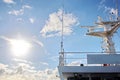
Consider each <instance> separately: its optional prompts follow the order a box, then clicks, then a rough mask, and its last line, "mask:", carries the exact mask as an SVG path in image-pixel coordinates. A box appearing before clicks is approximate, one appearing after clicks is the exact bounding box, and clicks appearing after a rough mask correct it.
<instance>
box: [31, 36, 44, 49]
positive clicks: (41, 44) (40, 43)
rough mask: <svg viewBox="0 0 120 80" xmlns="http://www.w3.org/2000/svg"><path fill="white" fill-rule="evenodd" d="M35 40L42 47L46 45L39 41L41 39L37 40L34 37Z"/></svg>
mask: <svg viewBox="0 0 120 80" xmlns="http://www.w3.org/2000/svg"><path fill="white" fill-rule="evenodd" d="M33 42H35V43H36V44H38V45H40V46H41V47H43V46H44V44H43V43H42V42H41V41H39V40H37V39H35V38H33Z"/></svg>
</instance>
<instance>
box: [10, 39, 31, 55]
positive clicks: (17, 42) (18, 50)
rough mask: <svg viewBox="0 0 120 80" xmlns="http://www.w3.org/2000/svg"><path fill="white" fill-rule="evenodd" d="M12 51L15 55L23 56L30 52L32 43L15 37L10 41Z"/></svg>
mask: <svg viewBox="0 0 120 80" xmlns="http://www.w3.org/2000/svg"><path fill="white" fill-rule="evenodd" d="M10 44H11V51H12V53H13V55H14V56H17V57H22V56H25V55H26V54H28V52H29V51H30V48H31V44H30V43H29V42H27V41H25V40H21V39H13V40H11V41H10Z"/></svg>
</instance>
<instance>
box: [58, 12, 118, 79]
mask: <svg viewBox="0 0 120 80" xmlns="http://www.w3.org/2000/svg"><path fill="white" fill-rule="evenodd" d="M82 27H85V28H88V33H87V35H90V36H95V37H100V38H102V39H103V43H102V45H101V47H102V49H103V52H102V53H99V52H93V53H92V52H91V53H90V52H86V53H85V52H64V50H61V52H60V53H59V66H58V70H59V74H60V79H61V80H120V52H116V50H115V47H114V44H115V43H114V42H113V41H112V37H113V36H114V33H115V32H116V31H117V30H118V29H119V27H120V20H119V16H118V10H117V16H116V20H110V21H103V20H102V19H101V17H99V16H98V22H97V23H95V26H82ZM68 54H74V55H75V54H77V58H67V57H66V56H67V55H68ZM78 54H79V56H78ZM83 54H84V58H81V57H80V55H81V56H82V57H83ZM79 57H80V58H79ZM68 59H71V60H72V59H76V60H79V62H80V63H79V65H72V66H71V65H68V64H66V60H68Z"/></svg>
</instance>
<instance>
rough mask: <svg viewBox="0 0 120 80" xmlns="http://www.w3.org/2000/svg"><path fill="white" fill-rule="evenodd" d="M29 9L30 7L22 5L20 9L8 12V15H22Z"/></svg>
mask: <svg viewBox="0 0 120 80" xmlns="http://www.w3.org/2000/svg"><path fill="white" fill-rule="evenodd" d="M31 8H32V7H31V6H29V5H23V6H22V8H21V9H19V10H11V11H9V12H8V14H11V15H15V16H18V15H23V14H24V12H25V10H26V9H31Z"/></svg>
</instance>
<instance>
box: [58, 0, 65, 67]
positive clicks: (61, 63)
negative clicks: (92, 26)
mask: <svg viewBox="0 0 120 80" xmlns="http://www.w3.org/2000/svg"><path fill="white" fill-rule="evenodd" d="M62 8H63V9H62V14H61V16H62V18H61V22H62V25H61V52H60V56H59V66H64V62H65V61H64V48H63V33H64V0H63V1H62Z"/></svg>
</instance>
